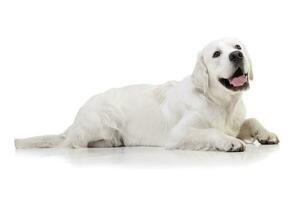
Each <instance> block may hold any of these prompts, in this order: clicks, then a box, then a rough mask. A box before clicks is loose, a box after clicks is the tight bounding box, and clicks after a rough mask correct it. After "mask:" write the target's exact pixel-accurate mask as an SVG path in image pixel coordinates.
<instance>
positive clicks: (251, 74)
mask: <svg viewBox="0 0 300 200" xmlns="http://www.w3.org/2000/svg"><path fill="white" fill-rule="evenodd" d="M249 79H250V80H251V81H253V69H252V64H251V62H250V69H249Z"/></svg>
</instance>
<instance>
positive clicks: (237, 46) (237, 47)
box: [234, 44, 242, 50]
mask: <svg viewBox="0 0 300 200" xmlns="http://www.w3.org/2000/svg"><path fill="white" fill-rule="evenodd" d="M234 48H236V49H238V50H241V49H242V47H241V46H240V45H238V44H237V45H235V46H234Z"/></svg>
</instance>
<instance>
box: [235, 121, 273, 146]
mask: <svg viewBox="0 0 300 200" xmlns="http://www.w3.org/2000/svg"><path fill="white" fill-rule="evenodd" d="M237 137H238V138H239V139H241V140H243V141H245V142H250V143H251V142H252V143H253V142H254V141H255V140H256V139H257V140H258V142H259V143H261V144H278V143H279V139H278V137H277V136H276V135H275V134H274V133H271V132H269V131H267V130H266V129H265V128H264V127H263V126H262V125H261V124H260V123H259V122H258V121H257V120H256V119H254V118H250V119H247V120H245V121H244V123H243V124H242V126H241V128H240V132H239V135H238V136H237Z"/></svg>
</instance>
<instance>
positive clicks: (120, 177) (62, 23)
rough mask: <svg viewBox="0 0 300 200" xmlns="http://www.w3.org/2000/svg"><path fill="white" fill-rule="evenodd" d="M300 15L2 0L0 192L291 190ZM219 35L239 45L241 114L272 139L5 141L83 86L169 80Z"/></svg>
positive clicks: (15, 195) (49, 128) (264, 4)
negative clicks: (133, 144)
mask: <svg viewBox="0 0 300 200" xmlns="http://www.w3.org/2000/svg"><path fill="white" fill-rule="evenodd" d="M299 19H300V12H299V5H298V4H297V1H289V0H285V1H275V0H273V1H241V0H227V1H216V0H209V1H200V0H196V1H188V0H184V1H177V0H172V1H171V0H170V1H166V0H151V1H142V0H136V1H134V0H126V1H124V0H123V1H122V0H110V1H90V0H85V1H77V0H72V1H71V0H70V1H68V0H52V1H40V0H36V1H33V0H27V1H18V0H9V1H5V0H2V1H1V2H0V67H1V71H0V88H1V90H0V101H1V104H0V124H1V125H0V137H1V138H0V147H1V151H0V155H1V164H0V168H1V170H0V173H1V176H0V184H1V185H0V188H1V192H0V196H1V199H45V200H47V199H214V198H218V199H262V198H265V199H270V198H278V199H283V198H286V199H287V198H288V199H297V198H298V199H299V197H300V195H299V180H300V175H299V169H300V165H299V163H298V161H299V149H298V148H299V144H298V141H299V139H300V136H299V128H298V127H299V123H300V122H299V119H298V117H299V116H298V114H297V113H299V111H300V109H299V101H300V98H299V96H298V93H299V78H298V77H299V72H300V66H299V54H300V50H299V45H300V39H299V35H300V31H299ZM225 36H233V37H237V38H239V39H241V40H242V41H243V42H244V43H245V44H246V46H247V47H248V50H249V52H250V54H251V57H252V62H253V67H254V82H252V83H251V89H250V90H249V91H248V92H247V93H246V94H245V96H244V98H245V102H246V105H247V108H248V115H249V116H251V117H257V118H258V119H259V120H260V121H261V122H262V123H263V124H264V125H265V126H266V127H267V128H269V129H270V130H272V131H274V132H276V133H277V134H278V135H279V138H280V140H281V143H280V146H264V147H261V146H253V145H252V146H248V149H247V151H246V152H244V153H234V154H228V153H220V152H170V151H165V150H162V149H152V148H150V149H149V148H138V149H135V148H128V149H115V150H111V149H103V150H100V151H99V150H91V151H88V150H79V151H78V150H34V151H15V149H14V146H13V138H19V137H28V136H33V135H43V134H58V133H61V132H62V131H64V129H65V128H67V126H68V125H69V124H70V123H71V122H72V120H73V118H74V116H75V114H76V112H77V110H78V108H79V107H80V106H81V105H82V104H83V103H84V102H85V101H86V100H87V99H88V98H89V97H90V96H91V95H93V94H96V93H99V92H101V91H104V90H106V89H108V88H111V87H119V86H124V85H128V84H135V83H151V84H159V83H163V82H165V81H168V80H173V79H176V80H180V79H181V78H183V77H184V76H186V75H188V74H190V73H191V72H192V70H193V67H194V64H195V59H196V55H197V52H198V51H199V50H200V49H201V48H202V47H203V46H204V45H205V44H206V43H208V42H209V41H211V40H214V39H218V38H222V37H225Z"/></svg>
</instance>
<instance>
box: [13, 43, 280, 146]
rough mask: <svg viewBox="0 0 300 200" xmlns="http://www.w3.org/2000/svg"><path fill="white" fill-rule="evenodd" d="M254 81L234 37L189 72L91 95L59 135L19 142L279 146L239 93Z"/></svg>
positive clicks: (202, 57) (211, 48) (212, 48)
mask: <svg viewBox="0 0 300 200" xmlns="http://www.w3.org/2000/svg"><path fill="white" fill-rule="evenodd" d="M252 79H253V73H252V67H251V62H250V59H249V55H248V52H247V50H246V48H245V46H244V45H243V44H242V43H241V42H240V41H238V40H236V39H229V38H227V39H221V40H217V41H213V42H211V43H210V44H208V45H207V46H206V47H205V48H204V49H203V50H202V51H201V52H200V53H199V56H198V60H197V64H196V67H195V69H194V72H193V74H192V75H191V76H187V77H186V78H184V79H183V80H182V81H180V82H176V81H171V82H167V83H165V84H162V85H132V86H127V87H123V88H118V89H111V90H108V91H106V92H104V93H101V94H99V95H96V96H94V97H92V98H91V99H90V100H89V101H88V102H87V103H86V104H85V105H84V106H83V107H82V108H81V109H80V110H79V112H78V114H77V116H76V118H75V120H74V123H73V124H72V125H71V126H70V127H69V128H68V129H67V130H66V131H65V132H64V133H63V134H61V135H49V136H37V137H32V138H27V139H16V140H15V145H16V148H48V147H73V148H82V147H83V148H84V147H120V146H161V147H167V148H171V149H186V150H219V151H244V150H245V147H246V146H245V143H244V142H243V141H248V140H250V141H254V140H256V139H257V140H258V141H259V142H260V143H261V144H277V143H278V142H279V140H278V138H277V136H276V135H275V134H273V133H270V132H269V131H267V130H266V129H265V128H264V127H263V126H262V125H261V124H260V123H259V122H258V121H256V120H255V119H247V120H246V119H245V108H244V105H243V101H242V98H241V97H242V93H243V91H244V90H246V89H248V88H249V80H252Z"/></svg>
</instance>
